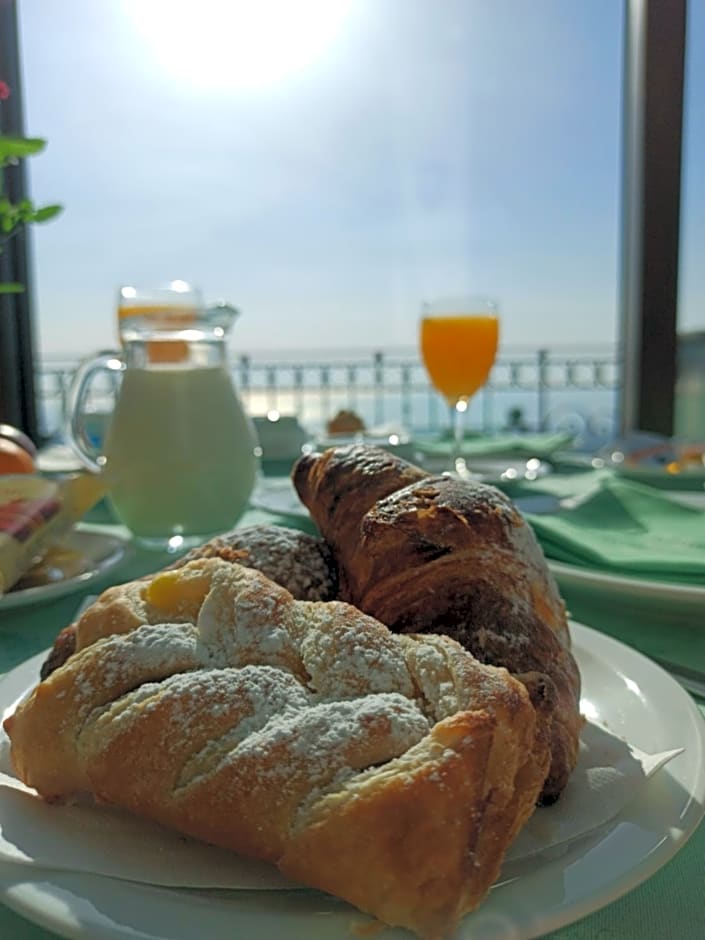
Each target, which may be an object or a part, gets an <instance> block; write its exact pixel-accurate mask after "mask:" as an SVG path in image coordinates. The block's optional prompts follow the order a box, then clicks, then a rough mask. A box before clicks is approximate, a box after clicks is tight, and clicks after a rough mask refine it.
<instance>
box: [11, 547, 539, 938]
mask: <svg viewBox="0 0 705 940" xmlns="http://www.w3.org/2000/svg"><path fill="white" fill-rule="evenodd" d="M102 611H103V623H104V626H105V629H104V630H102V631H101V630H99V629H98V628H97V626H96V621H95V619H94V620H92V621H91V626H90V633H89V632H88V628H87V629H86V633H85V635H84V639H83V641H82V643H81V644H80V648H79V649H78V650H77V651H76V652H75V653H74V654H73V655H72V656H71V657H70V658H69V659H68V660H67V661H66V662H65V663H64V664H63V665H62V666H61V667H59V668H58V669H56V670H55V671H54V672H53V673H52V674H51V675H50V676H49V677H48V678H47V679H45V680H44V681H43V682H41V683H40V684H39V686H38V687H37V688H36V689H35V690H34V692H33V693H32V695H31V696H30V697H29V698H28V699H27V700H26V701H25V702H23V703H22V704H20V706H19V707H18V708H17V710H16V712H15V713H14V715H12V716H11V717H10V718H8V719H7V720H6V722H5V727H6V730H7V732H8V734H9V736H10V739H11V744H12V759H13V762H14V766H15V768H16V770H17V773H18V775H19V776H20V777H21V778H22V780H24V782H25V783H27V784H28V785H29V786H31V787H34V788H35V789H36V790H37V791H38V793H39V794H41V795H42V796H43V797H45V798H47V799H50V800H55V799H61V798H66V797H71V796H72V795H74V794H77V793H80V792H83V791H88V792H90V793H92V794H94V796H95V797H96V798H97V799H98V800H100V801H105V802H107V803H111V804H116V805H119V806H121V807H124V808H126V809H127V810H130V811H132V812H134V813H136V814H138V815H141V816H144V817H147V818H150V819H153V820H155V821H157V822H160V823H162V824H164V825H167V826H170V827H173V828H176V829H178V830H179V831H182V832H184V833H186V834H189V835H191V836H194V837H196V838H199V839H203V840H205V841H207V842H211V843H214V844H216V845H220V846H224V847H226V848H229V849H232V850H234V851H236V852H239V853H242V854H245V855H250V856H253V857H257V858H260V859H264V860H267V861H269V862H272V863H274V864H276V865H277V866H278V867H279V868H280V869H281V871H282V872H284V873H285V874H286V875H288V876H289V877H291V878H293V879H295V880H297V881H300V882H302V883H304V884H307V885H311V886H313V887H316V888H319V889H322V890H324V891H328V892H331V893H333V894H336V895H338V896H340V897H342V898H345V899H346V900H348V901H350V902H351V903H353V904H355V905H356V906H358V907H359V908H361V909H362V910H364V911H367V912H369V913H371V914H372V915H374V916H376V917H377V918H379V919H380V920H382V921H384V922H385V923H388V924H394V925H401V926H405V927H408V928H410V929H411V930H414V931H416V933H418V934H419V935H420V936H421V937H423V938H428V940H437V938H440V937H443V936H446V935H447V934H448V932H449V931H451V930H452V929H453V928H454V926H455V925H456V924H457V922H458V920H459V918H460V917H462V915H463V914H465V913H466V912H468V911H470V910H472V909H473V908H475V907H476V906H477V905H478V904H479V903H480V901H481V900H482V898H483V897H484V896H485V894H486V892H487V891H488V889H489V887H490V886H491V884H492V882H493V881H494V880H495V878H496V877H497V874H498V872H499V868H500V864H501V861H502V858H503V856H504V853H505V851H506V849H507V847H508V845H509V844H510V843H511V841H512V840H513V838H514V837H515V835H516V834H517V832H518V830H519V829H520V827H521V826H522V825H523V823H524V822H525V820H526V819H527V818H528V817H529V815H530V814H531V813H532V811H533V809H534V806H535V803H536V799H537V797H538V795H539V793H540V790H541V787H542V784H543V781H544V778H545V776H546V772H547V768H548V764H549V760H550V753H549V743H548V740H547V738H546V735H545V733H544V729H545V728H546V723H545V721H543V720H542V716H541V714H540V710H541V708H542V705H541V701H540V699H539V700H538V702H537V703H535V704H532V701H531V699H530V696H529V693H528V692H527V689H526V688H525V686H524V685H523V684H522V683H521V682H518V681H516V680H515V679H513V678H512V677H511V676H510V675H509V673H508V672H507V671H506V670H505V669H502V668H495V667H492V666H486V665H483V664H481V663H479V662H478V661H477V660H476V659H475V658H474V657H473V656H472V655H471V654H470V653H468V652H467V651H466V650H464V649H463V648H462V647H461V646H460V645H459V644H458V643H456V642H454V641H453V640H451V639H449V638H447V637H440V636H433V635H427V636H418V637H416V636H404V635H396V634H393V633H392V632H390V631H389V630H388V629H387V628H386V627H384V626H382V625H381V624H380V623H378V622H377V621H375V620H373V619H372V618H371V617H368V616H366V615H364V614H363V613H361V612H360V611H359V610H357V609H356V608H354V607H352V606H350V605H348V604H345V603H342V602H338V601H334V602H330V603H314V602H305V601H295V600H294V599H293V598H292V597H291V595H290V594H289V593H288V592H287V591H285V590H284V589H282V588H280V587H278V586H277V585H275V584H273V582H271V581H269V580H268V579H267V578H265V577H264V576H263V575H262V574H260V573H259V572H257V571H254V570H250V569H246V568H244V567H242V566H240V565H238V564H230V563H227V562H225V561H223V560H221V559H203V560H198V561H192V562H189V563H188V564H186V565H185V566H184V567H183V568H180V569H176V570H173V571H166V572H163V573H161V574H158V575H156V576H155V577H153V578H151V579H144V580H142V581H139V582H135V583H134V585H133V586H131V587H130V586H127V587H126V588H125V589H124V590H123V598H122V600H120V599H119V597H118V595H117V594H115V593H113V595H112V608H111V606H110V604H109V603H108V602H107V601H106V602H104V605H103V608H102ZM175 615H176V616H175ZM79 626H80V625H79ZM89 636H90V642H88V637H89ZM537 709H538V711H537Z"/></svg>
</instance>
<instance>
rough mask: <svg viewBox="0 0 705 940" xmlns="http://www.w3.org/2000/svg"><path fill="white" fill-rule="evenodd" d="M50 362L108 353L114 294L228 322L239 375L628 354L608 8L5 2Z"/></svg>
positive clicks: (697, 280) (688, 319) (697, 176)
mask: <svg viewBox="0 0 705 940" xmlns="http://www.w3.org/2000/svg"><path fill="white" fill-rule="evenodd" d="M18 5H19V13H20V21H21V42H22V54H23V71H24V96H25V118H26V130H27V132H28V133H29V134H31V135H35V136H41V137H44V138H46V139H47V141H48V146H47V148H46V151H45V152H44V153H43V154H41V155H40V156H38V157H35V158H33V159H32V161H31V164H30V165H29V167H28V169H29V173H30V185H31V193H32V196H33V198H34V200H35V202H37V203H53V202H60V203H61V204H62V205H63V206H64V211H63V213H62V215H61V216H60V217H58V218H57V219H56V220H55V221H52V222H51V223H48V224H47V225H45V226H43V227H38V226H37V227H35V228H34V230H33V232H32V238H33V245H34V262H35V270H36V288H37V296H36V313H37V325H38V330H37V334H38V345H39V351H40V355H43V356H45V357H49V356H56V355H74V354H76V355H78V354H80V355H84V354H88V353H91V352H95V351H96V350H98V349H104V348H106V347H110V346H114V345H115V341H116V336H115V305H116V296H117V289H118V286H119V285H121V284H137V285H140V284H141V285H147V286H155V285H160V284H163V283H164V282H167V281H169V280H171V279H174V278H179V279H183V280H187V281H190V282H192V283H194V284H196V285H198V286H200V287H201V289H202V290H203V291H204V293H205V294H206V296H207V297H208V298H209V299H215V298H218V297H223V298H226V299H227V300H229V301H230V302H232V303H233V304H235V305H236V306H237V307H239V308H240V309H241V311H242V316H241V318H240V320H239V322H238V324H237V326H236V327H235V331H234V334H233V337H232V341H231V346H232V350H233V352H234V353H236V354H237V353H241V352H247V353H250V354H253V355H275V354H289V353H291V354H293V355H298V356H303V355H305V354H309V353H314V352H316V351H322V350H335V349H343V348H350V349H357V348H380V349H385V348H400V347H403V348H413V347H414V346H415V344H416V340H417V329H418V316H419V311H420V307H421V304H422V302H423V301H424V300H427V299H432V298H434V297H438V296H445V295H448V294H460V293H465V292H471V293H484V294H488V295H490V296H492V297H494V298H496V299H497V300H498V301H499V305H500V310H501V316H502V328H501V348H516V347H526V346H528V347H536V346H549V347H551V348H557V347H559V346H560V347H563V346H574V345H586V344H589V345H591V346H595V345H596V344H599V345H603V344H612V343H613V342H614V341H615V339H616V338H617V336H618V313H617V305H618V293H619V292H618V279H619V261H618V259H619V227H620V218H619V213H620V174H621V163H620V160H621V141H620V127H621V80H622V45H623V23H622V18H623V12H622V10H623V8H622V3H621V2H619V0H589V2H588V0H443V2H439V0H297V3H296V4H292V3H289V2H287V0H258V3H257V4H254V3H252V2H251V0H231V2H230V3H228V4H226V3H221V2H219V0H200V2H199V4H198V5H197V6H196V7H195V9H197V11H198V13H199V16H198V18H197V19H195V18H194V15H193V12H192V11H193V10H194V6H193V4H186V3H184V2H181V0H171V2H167V0H100V2H96V0H62V2H58V0H18ZM690 7H691V11H690V23H689V26H690V33H691V34H690V40H689V60H688V74H687V104H686V122H685V138H684V152H685V160H684V192H683V210H682V215H683V248H682V257H681V300H680V314H679V316H680V325H681V328H683V329H698V328H699V329H703V328H705V274H704V273H702V270H701V269H705V266H703V265H702V264H701V263H700V260H699V259H700V258H701V257H702V255H703V250H704V249H705V0H691V3H690Z"/></svg>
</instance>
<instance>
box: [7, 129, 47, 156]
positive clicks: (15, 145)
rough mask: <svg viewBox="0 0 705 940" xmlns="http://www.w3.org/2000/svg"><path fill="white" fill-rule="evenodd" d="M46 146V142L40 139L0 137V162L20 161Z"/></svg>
mask: <svg viewBox="0 0 705 940" xmlns="http://www.w3.org/2000/svg"><path fill="white" fill-rule="evenodd" d="M45 146H46V141H45V140H42V139H41V138H40V137H3V136H2V135H0V161H2V162H3V163H6V162H7V161H8V160H21V159H22V158H23V157H31V156H32V155H33V154H35V153H40V151H42V150H43V149H44V148H45Z"/></svg>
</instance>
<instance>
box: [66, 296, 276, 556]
mask: <svg viewBox="0 0 705 940" xmlns="http://www.w3.org/2000/svg"><path fill="white" fill-rule="evenodd" d="M119 309H120V317H119V326H120V330H119V333H120V341H121V346H122V349H121V351H120V352H116V353H107V354H103V355H101V356H98V357H97V358H95V359H92V360H90V361H87V362H85V363H83V364H82V365H81V367H80V368H79V370H78V372H77V373H76V376H75V378H74V381H73V383H72V386H71V389H70V391H69V415H70V420H69V424H68V427H67V436H68V439H69V441H70V442H71V444H72V446H73V447H74V449H75V451H76V453H77V454H78V455H79V456H80V458H81V460H82V461H83V463H84V464H85V465H86V466H87V467H88V468H89V469H90V470H92V471H94V472H96V473H101V474H102V475H103V477H104V479H105V482H106V485H107V490H108V495H107V498H108V500H109V502H110V503H111V504H112V507H113V509H114V512H115V515H116V516H117V517H118V519H119V520H120V521H121V522H123V523H124V524H125V525H126V526H127V528H128V529H130V530H131V532H132V533H133V535H134V536H135V537H136V538H137V540H138V541H139V542H140V543H141V544H142V545H144V546H145V547H148V548H156V549H159V550H166V551H169V552H174V551H180V550H181V549H183V548H187V547H189V546H190V545H194V544H197V543H198V542H200V541H203V540H204V539H206V538H207V537H209V536H212V535H215V534H217V533H220V532H225V531H226V530H227V529H229V528H232V526H234V525H235V523H236V522H237V520H238V518H239V517H240V515H241V514H242V512H243V510H244V509H245V507H246V506H247V501H248V499H249V497H250V493H251V492H252V488H253V486H254V482H255V477H256V473H257V467H258V463H259V460H258V457H257V453H256V451H257V438H256V435H255V431H254V428H253V426H252V424H251V423H250V421H249V419H248V418H247V416H246V414H245V412H244V410H243V407H242V404H241V402H240V399H239V398H238V395H237V392H236V390H235V385H234V383H233V380H232V375H231V372H230V368H229V365H228V355H227V345H226V335H227V333H228V330H229V328H230V325H231V323H232V322H233V320H234V318H235V317H236V316H237V310H235V308H234V307H231V306H230V305H229V304H226V303H224V302H219V303H217V304H214V305H211V306H209V307H205V306H204V305H203V303H202V301H201V298H200V294H199V292H198V291H197V290H196V289H194V288H192V287H190V286H189V285H188V284H186V282H184V281H174V282H172V283H171V284H170V285H169V286H167V287H165V288H154V289H140V288H135V287H123V288H121V289H120V308H119ZM101 373H107V374H108V375H109V376H110V379H111V384H112V386H113V387H114V389H115V406H114V410H113V413H112V416H111V418H110V423H109V426H108V430H107V432H106V435H105V440H104V446H103V448H102V451H99V450H98V448H97V445H96V444H95V443H94V442H93V441H91V440H90V439H89V437H88V434H87V427H86V423H87V422H86V401H87V398H88V396H89V394H90V390H91V386H92V383H93V381H94V379H96V378H97V377H98V375H99V374H101Z"/></svg>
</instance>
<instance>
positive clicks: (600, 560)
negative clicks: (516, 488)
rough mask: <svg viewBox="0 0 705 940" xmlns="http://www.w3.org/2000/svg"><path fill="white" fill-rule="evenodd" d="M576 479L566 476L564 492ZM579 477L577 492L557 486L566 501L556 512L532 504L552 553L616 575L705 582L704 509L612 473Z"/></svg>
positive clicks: (542, 537) (545, 544) (548, 551)
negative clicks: (682, 502)
mask: <svg viewBox="0 0 705 940" xmlns="http://www.w3.org/2000/svg"><path fill="white" fill-rule="evenodd" d="M570 480H571V478H570V477H567V478H563V479H562V480H561V489H563V487H566V490H567V489H568V487H569V481H570ZM555 482H557V481H555ZM572 482H573V495H572V496H571V494H569V493H568V492H566V491H565V490H564V491H563V492H562V493H557V492H555V491H554V495H556V496H559V498H560V502H559V503H557V509H558V511H557V512H555V513H550V512H549V513H546V514H534V513H531V511H530V509H528V507H529V506H530V504H529V503H527V509H528V511H526V510H525V515H526V517H527V519H528V521H529V522H530V523H531V525H532V527H533V529H534V531H535V532H536V534H537V536H538V539H539V541H540V542H541V545H542V546H543V549H544V551H545V553H546V555H547V556H548V557H549V558H552V559H554V560H555V561H563V562H567V563H569V564H573V565H581V566H588V567H591V568H597V569H600V570H603V571H606V572H612V573H614V574H622V575H632V576H635V577H643V578H653V579H654V580H659V581H676V582H681V583H686V584H705V512H703V511H702V510H701V509H696V508H690V507H688V506H682V505H680V504H678V503H676V502H674V501H673V500H671V499H669V498H668V497H667V496H666V495H664V494H663V493H662V492H659V491H657V490H654V489H653V488H651V487H648V486H643V485H641V484H639V483H633V482H631V481H629V480H624V479H619V478H617V477H615V476H614V475H612V474H610V473H595V474H576V475H575V476H574V477H572ZM546 484H548V478H547V479H546V480H545V481H541V487H540V488H541V489H542V490H544V492H545V491H547V490H548V487H547V486H546ZM548 485H549V486H550V484H548ZM551 489H553V487H551ZM528 490H529V487H528V486H527V487H525V488H523V490H522V492H527V491H528ZM531 492H533V493H536V492H538V488H536V489H532V490H531ZM575 494H578V495H575ZM512 496H513V497H514V498H517V496H518V494H515V493H512ZM519 504H520V506H521V501H520V500H519Z"/></svg>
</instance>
